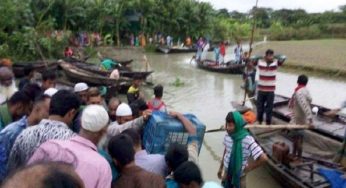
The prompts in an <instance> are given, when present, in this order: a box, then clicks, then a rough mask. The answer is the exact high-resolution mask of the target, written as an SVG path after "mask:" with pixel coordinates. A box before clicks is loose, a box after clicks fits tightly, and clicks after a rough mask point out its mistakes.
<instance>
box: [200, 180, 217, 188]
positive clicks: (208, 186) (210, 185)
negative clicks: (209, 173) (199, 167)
mask: <svg viewBox="0 0 346 188" xmlns="http://www.w3.org/2000/svg"><path fill="white" fill-rule="evenodd" d="M202 188H222V186H221V185H219V184H218V183H215V182H212V181H209V182H206V183H204V185H203V187H202Z"/></svg>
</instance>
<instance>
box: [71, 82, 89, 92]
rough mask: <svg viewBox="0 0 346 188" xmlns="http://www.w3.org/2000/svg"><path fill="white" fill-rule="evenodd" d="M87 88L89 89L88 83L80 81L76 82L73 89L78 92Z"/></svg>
mask: <svg viewBox="0 0 346 188" xmlns="http://www.w3.org/2000/svg"><path fill="white" fill-rule="evenodd" d="M87 89H89V86H88V84H86V83H84V82H80V83H76V85H74V89H73V91H74V92H75V93H76V92H81V91H85V90H87Z"/></svg>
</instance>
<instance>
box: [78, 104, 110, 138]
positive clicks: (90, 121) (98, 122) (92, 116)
mask: <svg viewBox="0 0 346 188" xmlns="http://www.w3.org/2000/svg"><path fill="white" fill-rule="evenodd" d="M108 123H109V116H108V113H107V111H106V109H105V108H104V107H103V106H101V105H88V106H87V107H86V108H85V109H84V110H83V113H82V118H81V126H82V128H83V129H85V130H87V131H91V132H98V131H100V130H101V129H103V128H104V127H106V126H107V125H108Z"/></svg>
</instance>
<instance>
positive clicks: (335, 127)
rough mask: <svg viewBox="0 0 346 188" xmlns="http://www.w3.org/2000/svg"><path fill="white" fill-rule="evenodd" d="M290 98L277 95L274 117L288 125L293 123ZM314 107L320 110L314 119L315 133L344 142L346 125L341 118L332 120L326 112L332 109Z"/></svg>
mask: <svg viewBox="0 0 346 188" xmlns="http://www.w3.org/2000/svg"><path fill="white" fill-rule="evenodd" d="M288 103H289V98H288V97H284V96H281V95H275V100H274V108H273V117H276V118H278V119H281V120H283V121H284V122H286V123H288V122H290V121H291V117H292V114H291V110H290V109H289V108H288ZM312 107H317V108H318V109H319V111H318V114H317V115H314V117H313V124H314V127H315V129H314V131H315V132H318V133H320V134H323V135H325V136H328V137H330V138H333V139H336V140H339V141H343V139H344V136H345V135H344V134H345V129H346V123H345V122H343V121H342V120H341V119H340V118H339V117H336V118H334V119H333V118H330V117H327V116H326V115H325V112H328V111H330V110H331V109H328V108H325V107H322V106H319V105H314V104H313V105H312Z"/></svg>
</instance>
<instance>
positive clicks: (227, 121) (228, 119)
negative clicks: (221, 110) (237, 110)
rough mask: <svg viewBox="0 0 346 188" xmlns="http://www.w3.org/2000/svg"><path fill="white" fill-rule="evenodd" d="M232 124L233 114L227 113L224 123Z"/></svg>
mask: <svg viewBox="0 0 346 188" xmlns="http://www.w3.org/2000/svg"><path fill="white" fill-rule="evenodd" d="M229 122H234V117H233V112H229V113H228V114H227V116H226V123H229Z"/></svg>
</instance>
